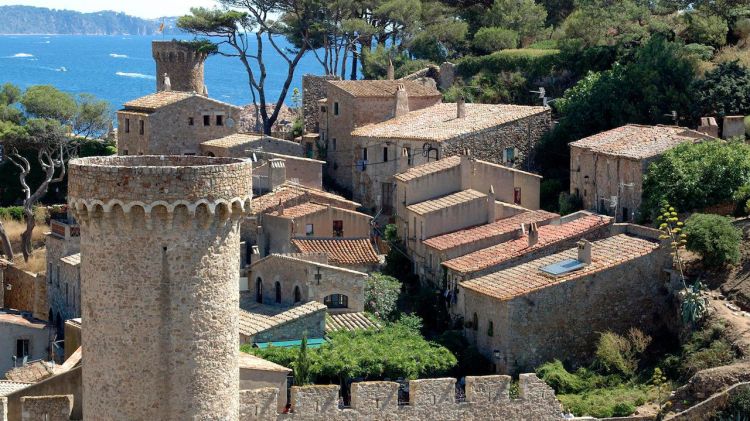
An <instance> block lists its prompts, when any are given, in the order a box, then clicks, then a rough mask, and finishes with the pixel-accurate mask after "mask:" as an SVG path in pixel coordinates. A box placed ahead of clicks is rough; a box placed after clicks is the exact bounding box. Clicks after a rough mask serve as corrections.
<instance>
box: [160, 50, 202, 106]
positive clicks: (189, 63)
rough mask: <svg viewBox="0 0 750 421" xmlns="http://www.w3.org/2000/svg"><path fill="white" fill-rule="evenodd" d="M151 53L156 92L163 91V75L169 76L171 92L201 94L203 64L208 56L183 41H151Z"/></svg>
mask: <svg viewBox="0 0 750 421" xmlns="http://www.w3.org/2000/svg"><path fill="white" fill-rule="evenodd" d="M151 51H152V53H153V56H154V61H156V91H157V92H159V91H163V90H164V89H165V87H164V75H165V74H167V75H168V76H169V80H170V82H171V85H172V86H171V89H172V90H173V91H185V92H197V93H199V94H203V93H204V92H205V91H206V89H205V84H204V80H203V63H204V62H205V61H206V58H207V57H208V54H206V53H202V52H199V51H196V50H195V48H194V47H193V46H192V45H191V44H190V43H187V42H183V41H153V42H152V43H151Z"/></svg>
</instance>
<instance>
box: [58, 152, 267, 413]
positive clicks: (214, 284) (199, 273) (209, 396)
mask: <svg viewBox="0 0 750 421" xmlns="http://www.w3.org/2000/svg"><path fill="white" fill-rule="evenodd" d="M251 165H252V164H251V163H250V162H246V161H244V160H241V159H234V158H209V157H198V156H113V157H93V158H81V159H75V160H72V161H71V162H70V165H69V168H70V174H69V203H70V207H71V209H73V212H74V215H75V217H76V219H77V220H78V221H79V223H80V225H81V304H82V306H81V307H82V318H83V328H82V335H83V337H82V343H84V344H85V351H84V354H85V355H84V358H85V363H84V365H83V391H84V396H83V413H84V414H85V418H86V419H87V420H193V419H194V420H208V419H212V420H213V419H215V420H237V418H238V416H239V366H238V352H239V331H238V322H237V317H238V314H237V313H238V308H239V288H238V284H237V282H238V279H239V261H240V260H239V259H240V221H241V219H242V217H243V216H244V215H245V213H246V212H247V211H249V209H250V199H251V195H252V176H251Z"/></svg>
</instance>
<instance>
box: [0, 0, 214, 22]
mask: <svg viewBox="0 0 750 421" xmlns="http://www.w3.org/2000/svg"><path fill="white" fill-rule="evenodd" d="M216 4H217V3H216V1H214V0H0V6H10V5H25V6H37V7H48V8H50V9H67V10H76V11H79V12H98V11H100V10H114V11H116V12H125V13H127V14H129V15H133V16H138V17H141V18H158V17H162V16H180V15H184V14H186V13H188V12H189V11H190V8H191V7H201V6H202V7H213V6H215V5H216Z"/></svg>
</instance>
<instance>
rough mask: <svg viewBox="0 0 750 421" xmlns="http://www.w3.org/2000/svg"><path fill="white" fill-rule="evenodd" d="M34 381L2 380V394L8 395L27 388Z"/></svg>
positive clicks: (0, 382) (0, 384) (0, 381)
mask: <svg viewBox="0 0 750 421" xmlns="http://www.w3.org/2000/svg"><path fill="white" fill-rule="evenodd" d="M32 384H34V383H25V382H14V381H12V380H0V396H8V395H10V394H11V393H13V392H16V391H18V390H21V389H26V388H27V387H29V386H31V385H32Z"/></svg>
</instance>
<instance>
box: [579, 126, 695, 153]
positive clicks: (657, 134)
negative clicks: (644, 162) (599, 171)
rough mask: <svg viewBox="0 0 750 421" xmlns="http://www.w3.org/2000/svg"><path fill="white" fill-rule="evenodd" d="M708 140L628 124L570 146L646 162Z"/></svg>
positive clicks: (692, 134) (665, 128) (662, 128)
mask: <svg viewBox="0 0 750 421" xmlns="http://www.w3.org/2000/svg"><path fill="white" fill-rule="evenodd" d="M705 139H710V136H707V135H704V134H703V133H699V132H696V131H694V130H690V129H687V128H684V127H676V126H641V125H636V124H628V125H626V126H622V127H618V128H616V129H612V130H607V131H606V132H601V133H599V134H595V135H593V136H589V137H586V138H583V139H581V140H577V141H575V142H572V143H570V146H571V147H577V148H583V149H588V150H590V151H592V152H594V153H599V154H604V155H612V156H620V157H623V158H632V159H645V158H650V157H653V156H658V155H661V154H663V153H664V152H666V151H668V150H669V149H672V148H673V147H675V146H677V145H679V144H681V143H686V142H697V141H700V140H705Z"/></svg>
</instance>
